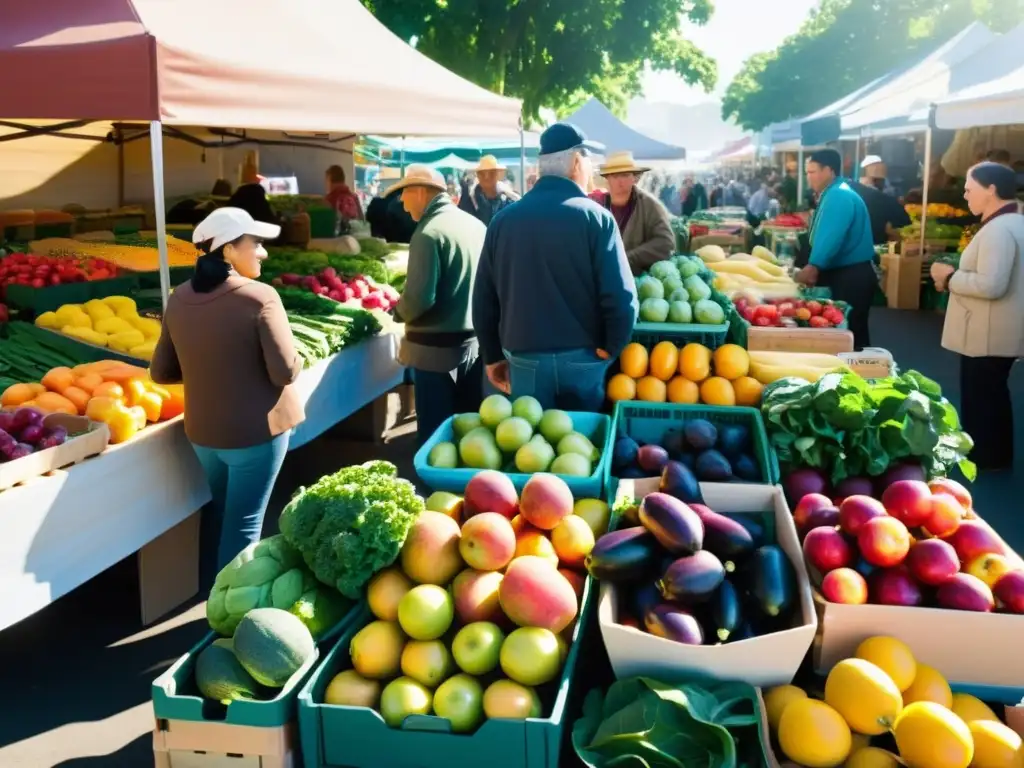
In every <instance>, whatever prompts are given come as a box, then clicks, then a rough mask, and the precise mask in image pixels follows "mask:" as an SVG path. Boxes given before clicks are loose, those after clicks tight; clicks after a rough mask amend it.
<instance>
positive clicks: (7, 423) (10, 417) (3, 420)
mask: <svg viewBox="0 0 1024 768" xmlns="http://www.w3.org/2000/svg"><path fill="white" fill-rule="evenodd" d="M13 424H14V411H0V429H2V430H3V431H4V432H10V431H11V430H12V429H13V428H14V427H13Z"/></svg>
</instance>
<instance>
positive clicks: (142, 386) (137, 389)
mask: <svg viewBox="0 0 1024 768" xmlns="http://www.w3.org/2000/svg"><path fill="white" fill-rule="evenodd" d="M147 391H148V390H147V388H146V382H145V381H144V380H143V379H141V378H136V379H130V380H128V381H127V382H125V384H124V394H125V399H126V400H127V402H128V405H129V406H132V405H138V404H139V402H140V401H141V400H142V398H143V396H145V394H146V392H147Z"/></svg>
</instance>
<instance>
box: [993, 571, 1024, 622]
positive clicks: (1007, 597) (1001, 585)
mask: <svg viewBox="0 0 1024 768" xmlns="http://www.w3.org/2000/svg"><path fill="white" fill-rule="evenodd" d="M992 592H993V593H994V594H995V596H996V598H997V599H998V600H999V602H1000V603H1002V604H1003V607H1004V608H1005V609H1006V610H1007V611H1009V612H1010V613H1024V571H1010V572H1009V573H1008V574H1006V575H1005V576H1003V578H1001V579H1000V580H999V581H997V582H996V586H995V588H994V589H993V590H992Z"/></svg>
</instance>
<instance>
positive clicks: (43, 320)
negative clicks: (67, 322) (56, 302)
mask: <svg viewBox="0 0 1024 768" xmlns="http://www.w3.org/2000/svg"><path fill="white" fill-rule="evenodd" d="M36 326H37V327H39V328H50V329H51V330H54V331H59V330H60V329H61V323H60V318H59V317H57V313H56V312H43V314H41V315H39V317H37V318H36Z"/></svg>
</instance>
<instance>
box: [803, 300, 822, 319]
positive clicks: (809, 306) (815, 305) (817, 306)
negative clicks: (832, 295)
mask: <svg viewBox="0 0 1024 768" xmlns="http://www.w3.org/2000/svg"><path fill="white" fill-rule="evenodd" d="M804 309H806V310H807V311H808V312H810V313H811V315H812V316H813V315H820V314H821V312H822V309H823V307H822V306H821V302H818V301H808V302H807V303H806V304H804Z"/></svg>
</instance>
